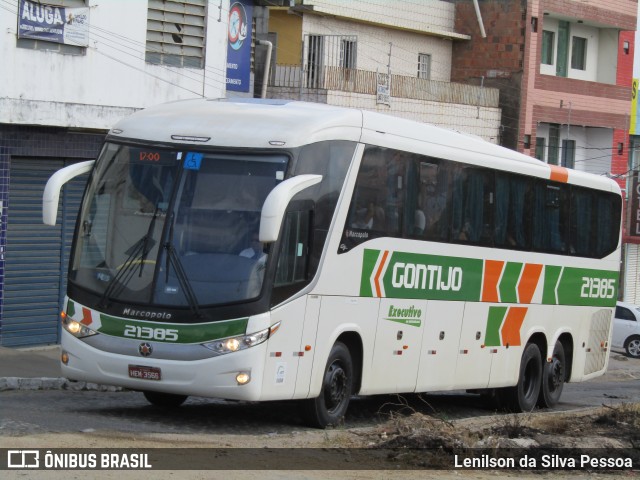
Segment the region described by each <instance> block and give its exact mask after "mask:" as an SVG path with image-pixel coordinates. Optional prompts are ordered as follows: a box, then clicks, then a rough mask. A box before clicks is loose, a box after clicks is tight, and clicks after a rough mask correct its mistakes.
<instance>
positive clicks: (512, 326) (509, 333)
mask: <svg viewBox="0 0 640 480" xmlns="http://www.w3.org/2000/svg"><path fill="white" fill-rule="evenodd" d="M527 310H529V308H528V307H511V308H509V311H508V312H507V317H506V318H505V320H504V324H503V325H502V345H505V346H506V345H509V346H511V347H517V346H519V345H520V344H521V341H520V327H522V322H524V317H525V315H526V314H527Z"/></svg>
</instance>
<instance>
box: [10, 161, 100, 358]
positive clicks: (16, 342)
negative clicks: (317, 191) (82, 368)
mask: <svg viewBox="0 0 640 480" xmlns="http://www.w3.org/2000/svg"><path fill="white" fill-rule="evenodd" d="M70 163H73V162H64V161H63V160H31V159H15V158H14V159H12V162H11V177H10V183H9V205H8V222H7V248H6V255H5V287H4V308H3V315H2V330H1V333H2V335H1V336H0V338H1V339H2V345H4V346H33V345H44V344H51V343H59V340H60V331H59V323H58V318H59V317H58V315H59V312H60V308H61V306H62V301H63V299H64V294H65V290H66V277H67V265H68V261H69V250H70V246H71V238H72V235H73V228H74V226H75V219H76V215H77V212H78V208H79V205H80V200H81V195H82V192H83V190H84V185H85V183H86V180H87V175H83V176H81V177H78V178H76V179H74V180H72V181H71V182H69V183H68V184H67V185H66V186H65V187H64V189H63V192H62V194H61V196H60V206H59V209H58V223H57V225H56V226H55V227H50V226H47V225H44V224H43V223H42V192H43V190H44V186H45V184H46V182H47V180H48V179H49V177H50V176H51V174H52V173H53V172H55V171H56V170H58V169H60V168H62V167H63V166H65V165H68V164H70Z"/></svg>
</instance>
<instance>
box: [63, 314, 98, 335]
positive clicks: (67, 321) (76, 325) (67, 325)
mask: <svg viewBox="0 0 640 480" xmlns="http://www.w3.org/2000/svg"><path fill="white" fill-rule="evenodd" d="M62 327H63V328H64V329H65V330H66V331H67V332H69V333H70V334H71V335H73V336H74V337H76V338H82V337H90V336H91V335H97V334H98V332H96V331H95V330H91V329H90V328H89V327H87V326H86V325H83V324H81V323H80V322H77V321H75V320H73V319H71V318H69V317H67V316H66V315H62Z"/></svg>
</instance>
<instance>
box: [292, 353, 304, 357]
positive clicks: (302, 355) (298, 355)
mask: <svg viewBox="0 0 640 480" xmlns="http://www.w3.org/2000/svg"><path fill="white" fill-rule="evenodd" d="M293 356H294V357H304V352H293Z"/></svg>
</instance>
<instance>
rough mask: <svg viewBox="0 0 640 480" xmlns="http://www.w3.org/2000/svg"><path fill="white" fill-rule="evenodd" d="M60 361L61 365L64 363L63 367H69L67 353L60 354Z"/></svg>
mask: <svg viewBox="0 0 640 480" xmlns="http://www.w3.org/2000/svg"><path fill="white" fill-rule="evenodd" d="M60 361H61V362H62V363H64V364H65V365H69V354H68V353H67V352H65V351H63V352H62V353H61V354H60Z"/></svg>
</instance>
